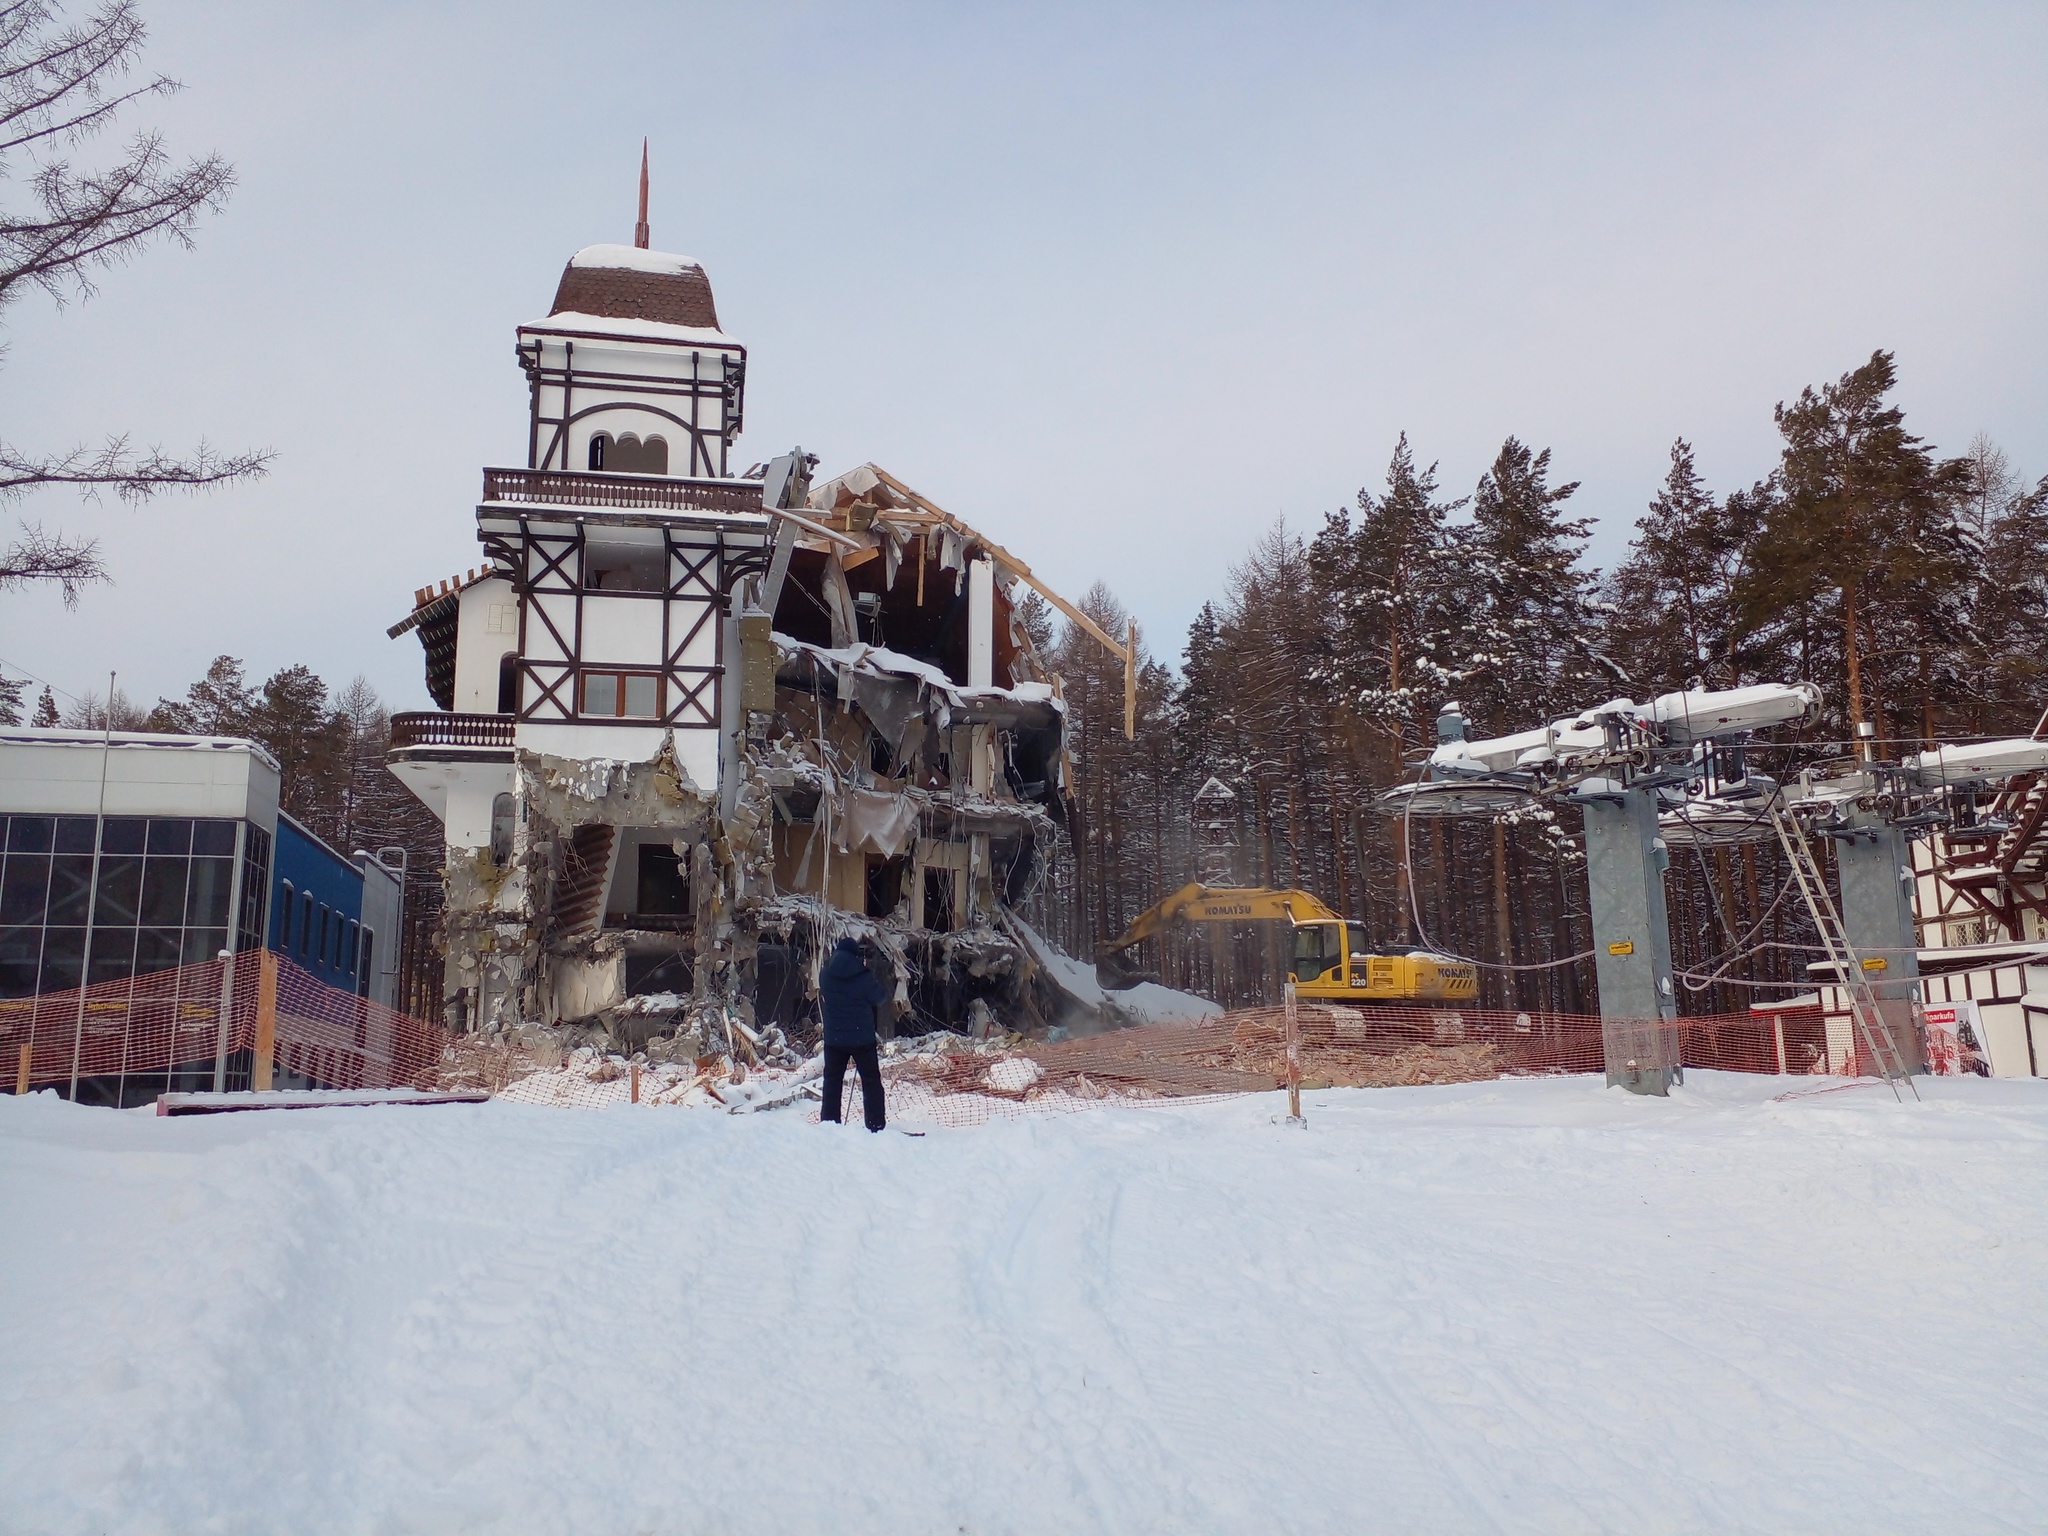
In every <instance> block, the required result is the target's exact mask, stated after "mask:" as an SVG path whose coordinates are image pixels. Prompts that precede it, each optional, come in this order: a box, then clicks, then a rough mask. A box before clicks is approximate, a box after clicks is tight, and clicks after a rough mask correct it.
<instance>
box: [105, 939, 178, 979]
mask: <svg viewBox="0 0 2048 1536" xmlns="http://www.w3.org/2000/svg"><path fill="white" fill-rule="evenodd" d="M183 939H184V936H183V934H182V933H180V932H179V930H178V929H176V928H145V929H143V930H142V934H141V937H140V938H138V939H137V940H136V941H135V974H136V975H138V976H147V975H148V974H149V973H150V972H151V971H168V970H171V969H173V968H175V967H176V966H178V965H180V964H182V963H183V962H182V961H181V960H180V959H179V954H180V951H181V950H182V949H183ZM95 942H97V941H95Z"/></svg>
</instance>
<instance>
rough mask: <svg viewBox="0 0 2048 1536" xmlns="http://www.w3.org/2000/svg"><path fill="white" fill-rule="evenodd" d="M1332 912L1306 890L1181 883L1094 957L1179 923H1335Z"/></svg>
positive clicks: (1126, 946) (1140, 941)
mask: <svg viewBox="0 0 2048 1536" xmlns="http://www.w3.org/2000/svg"><path fill="white" fill-rule="evenodd" d="M1337 921H1339V918H1338V916H1337V914H1336V913H1334V912H1332V911H1331V910H1330V909H1329V908H1328V907H1326V906H1324V905H1323V904H1322V903H1321V902H1320V901H1318V900H1317V899H1316V898H1315V897H1313V896H1311V895H1310V894H1309V893H1308V892H1307V891H1270V890H1267V889H1266V888H1265V887H1263V886H1235V885H1184V886H1182V887H1181V888H1180V889H1179V890H1177V891H1175V892H1174V893H1173V894H1172V895H1171V896H1169V897H1167V898H1166V899H1165V900H1164V901H1161V902H1158V903H1156V904H1155V905H1153V906H1150V907H1147V908H1146V909H1145V910H1144V911H1143V912H1140V913H1139V914H1138V915H1137V916H1136V917H1135V918H1133V919H1132V920H1131V926H1130V927H1128V928H1126V929H1125V930H1124V931H1123V932H1122V933H1121V934H1119V935H1118V936H1117V937H1116V938H1114V939H1112V940H1110V941H1109V942H1108V943H1107V944H1105V945H1103V946H1102V948H1101V950H1100V951H1099V953H1101V954H1103V955H1114V954H1117V953H1119V952H1121V951H1123V950H1126V949H1129V948H1131V947H1132V946H1133V945H1136V944H1140V943H1142V942H1144V941H1145V940H1146V939H1149V938H1151V937H1153V936H1154V935H1155V934H1160V933H1164V932H1165V931H1166V930H1167V929H1169V928H1172V927H1174V926H1175V925H1177V924H1180V923H1257V922H1281V923H1316V922H1331V923H1334V922H1337Z"/></svg>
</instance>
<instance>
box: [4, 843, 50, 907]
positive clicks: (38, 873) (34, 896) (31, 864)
mask: <svg viewBox="0 0 2048 1536" xmlns="http://www.w3.org/2000/svg"><path fill="white" fill-rule="evenodd" d="M49 895H50V856H49V855H48V854H47V853H10V854H9V855H7V868H6V872H5V873H4V874H0V923H40V922H42V921H43V910H44V903H45V902H46V901H48V900H49Z"/></svg>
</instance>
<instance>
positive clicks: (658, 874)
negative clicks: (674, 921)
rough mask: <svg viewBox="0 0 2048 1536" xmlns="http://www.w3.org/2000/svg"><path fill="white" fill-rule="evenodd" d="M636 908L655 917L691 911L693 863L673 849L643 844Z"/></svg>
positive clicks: (639, 912) (653, 844) (657, 844)
mask: <svg viewBox="0 0 2048 1536" xmlns="http://www.w3.org/2000/svg"><path fill="white" fill-rule="evenodd" d="M638 875H639V882H638V888H637V890H636V892H635V896H634V907H633V911H634V912H635V913H636V914H646V915H648V916H654V917H685V916H687V915H688V914H689V911H690V866H689V865H688V864H687V863H686V862H685V861H684V860H682V859H681V858H679V857H678V856H677V855H676V852H675V850H674V849H673V848H669V847H667V846H665V845H664V844H661V843H642V844H641V845H640V854H639V870H638Z"/></svg>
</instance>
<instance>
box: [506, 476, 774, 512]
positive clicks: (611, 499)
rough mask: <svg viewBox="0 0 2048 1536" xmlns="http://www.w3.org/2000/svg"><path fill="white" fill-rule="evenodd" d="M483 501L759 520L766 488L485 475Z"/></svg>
mask: <svg viewBox="0 0 2048 1536" xmlns="http://www.w3.org/2000/svg"><path fill="white" fill-rule="evenodd" d="M483 499H484V502H485V504H486V505H499V506H545V507H605V508H609V509H611V510H614V511H647V512H728V513H730V512H751V513H755V514H757V515H758V514H759V513H760V511H761V482H760V481H758V480H710V479H689V478H686V477H683V476H679V475H629V474H613V473H611V472H610V471H608V470H571V469H486V470H485V471H484V498H483Z"/></svg>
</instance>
